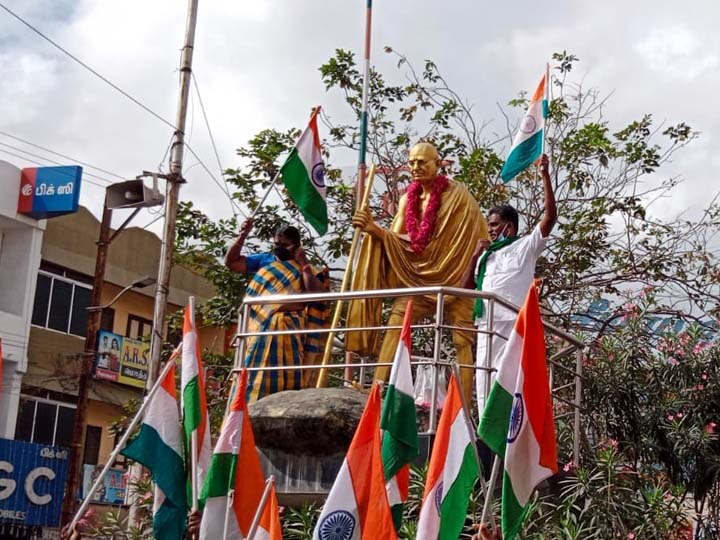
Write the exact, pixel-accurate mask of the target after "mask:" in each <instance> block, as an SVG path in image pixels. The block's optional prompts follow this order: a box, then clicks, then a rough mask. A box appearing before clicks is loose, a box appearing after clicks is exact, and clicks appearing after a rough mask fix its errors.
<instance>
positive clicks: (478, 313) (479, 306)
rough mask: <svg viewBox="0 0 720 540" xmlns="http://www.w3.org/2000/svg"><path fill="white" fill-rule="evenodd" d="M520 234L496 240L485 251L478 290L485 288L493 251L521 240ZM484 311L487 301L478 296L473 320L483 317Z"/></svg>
mask: <svg viewBox="0 0 720 540" xmlns="http://www.w3.org/2000/svg"><path fill="white" fill-rule="evenodd" d="M519 239H520V237H519V236H511V237H509V238H504V239H503V240H496V241H495V242H493V243H492V244H490V245H489V246H488V248H487V249H486V250H485V253H483V254H482V255H481V256H480V262H479V263H478V275H477V281H475V285H476V289H477V290H478V291H482V290H483V281H485V270H486V268H487V260H488V257H489V256H490V254H491V253H494V252H496V251H500V250H501V249H502V248H504V247H505V246H509V245H510V244H512V243H513V242H514V241H515V240H519ZM483 313H485V303H484V302H483V299H482V298H478V299H476V300H475V309H474V311H473V320H474V319H477V318H478V317H482V316H483Z"/></svg>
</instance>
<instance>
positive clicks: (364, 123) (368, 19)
mask: <svg viewBox="0 0 720 540" xmlns="http://www.w3.org/2000/svg"><path fill="white" fill-rule="evenodd" d="M371 37H372V0H367V8H366V9H365V68H364V75H363V89H362V105H361V109H360V148H359V151H358V179H357V183H356V184H355V203H356V204H355V209H356V210H357V209H359V208H361V207H362V206H361V205H360V204H357V203H358V201H361V200H362V199H363V194H364V193H365V178H366V176H367V164H366V156H367V127H368V99H369V95H370V43H371ZM349 265H350V266H349V268H351V269H354V267H355V261H354V260H351V261H349ZM351 356H352V353H349V352H345V363H346V364H349V363H351ZM352 378H353V370H352V368H349V367H346V368H345V380H348V381H351V380H352ZM364 379H365V371H364V370H363V369H361V370H360V375H359V380H360V385H361V386H362V384H363V380H364Z"/></svg>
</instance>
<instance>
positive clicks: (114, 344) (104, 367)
mask: <svg viewBox="0 0 720 540" xmlns="http://www.w3.org/2000/svg"><path fill="white" fill-rule="evenodd" d="M149 357H150V344H149V343H146V342H144V341H141V340H139V339H132V338H128V337H123V336H121V335H120V334H115V333H113V332H108V331H107V330H101V331H100V332H99V333H98V354H97V357H96V363H95V378H96V379H102V380H105V381H113V382H117V383H120V384H126V385H128V386H136V387H138V388H144V387H145V381H146V380H147V366H148V358H149Z"/></svg>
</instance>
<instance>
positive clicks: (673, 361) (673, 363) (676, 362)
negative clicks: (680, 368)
mask: <svg viewBox="0 0 720 540" xmlns="http://www.w3.org/2000/svg"><path fill="white" fill-rule="evenodd" d="M667 362H668V364H670V365H671V366H677V365H678V364H679V362H678V361H677V360H675V358H673V357H672V356H671V357H670V358H668V359H667Z"/></svg>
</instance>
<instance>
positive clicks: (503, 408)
mask: <svg viewBox="0 0 720 540" xmlns="http://www.w3.org/2000/svg"><path fill="white" fill-rule="evenodd" d="M512 405H513V397H512V394H510V393H509V392H508V391H507V390H505V388H503V387H502V385H501V384H500V383H498V382H497V381H495V382H494V383H493V386H492V388H491V389H490V395H489V396H488V399H487V402H486V404H485V408H484V409H483V414H482V418H481V419H480V426H479V427H478V436H479V437H480V438H481V439H482V440H483V441H484V442H485V444H487V445H488V447H489V448H490V450H492V451H493V452H494V453H495V454H497V455H498V456H505V446H506V445H507V436H508V426H509V425H510V414H511V413H512Z"/></svg>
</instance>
